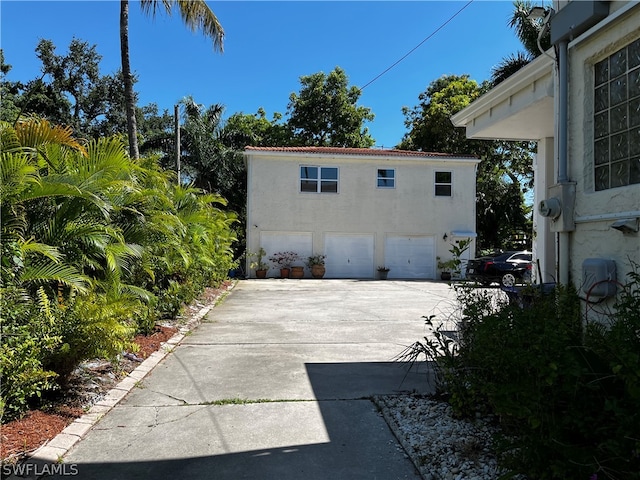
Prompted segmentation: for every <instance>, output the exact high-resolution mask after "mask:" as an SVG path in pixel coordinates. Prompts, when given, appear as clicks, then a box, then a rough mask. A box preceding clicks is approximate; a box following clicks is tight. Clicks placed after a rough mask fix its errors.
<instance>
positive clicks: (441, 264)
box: [436, 257, 455, 280]
mask: <svg viewBox="0 0 640 480" xmlns="http://www.w3.org/2000/svg"><path fill="white" fill-rule="evenodd" d="M436 260H437V261H438V270H440V279H441V280H451V270H452V269H453V268H454V267H455V263H454V261H453V259H450V260H446V261H442V259H441V258H440V257H436Z"/></svg>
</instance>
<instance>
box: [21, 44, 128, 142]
mask: <svg viewBox="0 0 640 480" xmlns="http://www.w3.org/2000/svg"><path fill="white" fill-rule="evenodd" d="M55 50H56V47H55V45H54V44H53V42H52V41H51V40H45V39H42V40H40V42H38V46H37V47H36V55H37V57H38V58H39V59H40V61H41V62H42V71H43V73H44V74H45V75H46V76H48V77H49V78H50V79H51V83H49V84H43V85H38V82H40V83H42V81H36V82H35V84H33V82H32V85H31V86H30V88H28V89H27V92H28V94H27V95H26V97H27V98H25V101H26V104H25V107H27V109H28V110H30V111H32V112H34V113H38V114H46V115H47V118H49V119H50V120H51V121H53V122H54V123H64V124H67V125H70V126H71V127H72V128H73V130H74V131H75V132H76V135H85V136H88V137H92V138H98V137H99V136H101V135H108V134H112V133H116V132H117V131H121V129H122V127H123V126H124V124H122V122H121V121H120V122H116V124H115V125H114V124H113V123H114V120H115V119H116V118H117V117H116V116H115V115H114V111H118V110H120V109H121V108H122V106H123V104H124V100H123V96H124V90H123V88H122V76H121V74H120V73H119V72H118V73H116V74H114V75H101V74H100V60H101V59H102V56H101V55H100V54H98V52H97V50H96V45H89V44H88V43H87V42H83V41H81V40H79V39H77V38H74V39H72V40H71V43H70V44H69V51H68V53H67V54H66V55H57V54H56V53H55ZM60 97H61V98H62V100H59V98H60ZM45 99H46V100H49V101H53V102H54V103H53V105H54V106H55V107H54V108H58V109H59V111H58V112H56V111H54V110H53V108H49V109H48V110H49V111H48V112H47V111H46V110H47V108H46V105H47V103H46V101H45ZM57 99H58V100H57Z"/></svg>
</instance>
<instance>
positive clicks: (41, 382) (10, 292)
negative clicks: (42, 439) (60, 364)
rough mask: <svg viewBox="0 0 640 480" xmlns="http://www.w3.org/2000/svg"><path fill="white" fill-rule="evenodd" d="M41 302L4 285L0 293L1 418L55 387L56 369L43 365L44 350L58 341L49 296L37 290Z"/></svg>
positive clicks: (12, 415)
mask: <svg viewBox="0 0 640 480" xmlns="http://www.w3.org/2000/svg"><path fill="white" fill-rule="evenodd" d="M40 300H41V306H40V308H38V306H37V305H36V304H35V303H34V302H33V301H31V299H28V298H25V297H24V293H23V292H21V291H20V290H19V289H15V288H5V289H3V290H2V295H0V311H1V312H2V315H1V316H0V328H1V332H2V333H1V335H2V337H1V339H0V340H1V344H0V378H1V381H0V420H1V421H2V422H6V421H10V420H13V419H14V418H17V417H19V416H20V415H21V414H22V413H24V412H25V411H26V410H27V409H28V407H29V405H30V403H31V402H32V401H33V400H34V399H37V398H39V397H40V396H41V395H42V392H44V391H47V390H52V389H54V388H55V387H56V383H55V378H56V376H57V375H56V373H54V372H53V371H50V370H47V369H46V368H44V366H43V363H42V360H43V357H44V356H45V355H46V354H47V352H50V351H52V350H53V349H55V348H56V346H57V345H59V343H60V338H59V337H57V336H55V335H52V330H53V324H52V317H51V316H50V315H49V312H48V309H49V305H48V300H47V298H46V297H45V296H44V294H43V292H42V291H40Z"/></svg>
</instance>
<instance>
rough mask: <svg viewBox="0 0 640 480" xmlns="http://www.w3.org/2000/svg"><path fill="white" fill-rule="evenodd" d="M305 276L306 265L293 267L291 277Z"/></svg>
mask: <svg viewBox="0 0 640 480" xmlns="http://www.w3.org/2000/svg"><path fill="white" fill-rule="evenodd" d="M302 277H304V267H291V278H302Z"/></svg>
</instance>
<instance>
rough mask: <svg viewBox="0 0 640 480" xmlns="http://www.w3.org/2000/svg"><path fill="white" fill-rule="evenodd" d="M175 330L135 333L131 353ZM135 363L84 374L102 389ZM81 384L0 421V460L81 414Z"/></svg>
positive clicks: (15, 456) (149, 348)
mask: <svg viewBox="0 0 640 480" xmlns="http://www.w3.org/2000/svg"><path fill="white" fill-rule="evenodd" d="M231 285H232V283H231V282H226V283H224V284H223V285H222V286H221V287H220V288H207V289H206V290H205V292H204V293H203V294H202V295H201V296H200V297H199V298H198V300H196V301H195V302H193V303H192V304H191V305H189V306H187V307H186V308H185V315H184V316H183V318H182V320H185V319H186V320H188V319H189V317H190V316H193V315H194V314H195V313H197V312H198V311H200V309H201V308H202V307H203V306H205V305H209V304H211V303H213V302H214V301H215V300H216V299H217V298H218V297H219V296H220V295H221V294H222V293H224V292H225V291H227V290H228V289H229V287H230V286H231ZM177 331H178V329H177V328H176V327H174V326H161V325H158V326H156V327H155V331H154V332H153V333H152V334H151V335H137V336H136V337H135V338H134V342H135V343H136V344H137V345H138V347H139V349H138V351H137V352H135V355H136V356H137V357H139V358H141V359H144V358H147V357H148V356H149V355H151V354H152V353H153V352H155V351H157V350H158V349H159V348H160V344H161V343H162V342H165V341H167V340H168V339H169V338H171V337H172V336H173V335H174V334H175V333H176V332H177ZM138 365H139V363H137V362H135V361H131V360H126V359H125V360H123V361H122V364H120V365H118V368H117V369H114V368H113V366H112V365H111V364H109V363H108V362H106V361H104V362H103V363H102V364H101V365H99V366H98V367H87V368H86V369H85V371H84V374H85V375H86V374H87V372H90V374H91V375H93V376H95V377H98V378H94V380H97V382H96V381H94V382H93V384H94V385H95V383H99V384H101V387H100V392H102V393H106V392H107V391H108V390H109V389H110V388H112V387H113V386H115V385H116V384H117V383H118V382H119V381H120V380H121V379H122V378H124V377H125V376H126V375H127V374H128V373H129V372H131V371H132V370H134V369H135V368H136V367H137V366H138ZM83 385H86V382H85V383H84V384H83V383H82V380H78V382H76V385H75V387H76V391H73V392H72V391H71V390H70V391H69V392H68V393H67V398H63V399H62V401H59V402H57V405H55V406H53V407H51V408H49V409H47V410H46V411H44V410H31V411H29V412H27V414H26V415H25V416H24V417H22V418H20V419H19V420H14V421H12V422H8V423H6V424H3V425H0V459H1V460H2V462H12V461H13V462H15V461H18V460H20V459H21V458H23V457H24V456H25V455H26V454H29V453H31V452H33V451H35V450H37V449H38V448H39V447H40V446H41V445H42V444H44V443H46V442H48V441H49V440H51V439H53V438H54V437H55V436H56V435H57V434H58V433H60V432H61V431H62V430H64V428H65V427H66V426H67V425H69V424H70V423H71V422H73V420H75V419H76V418H78V417H81V416H82V414H83V413H84V411H85V408H84V407H88V406H90V405H86V404H85V405H77V403H78V401H79V400H78V398H82V395H78V392H77V389H78V388H80V389H82V388H83ZM89 403H91V402H89Z"/></svg>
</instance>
